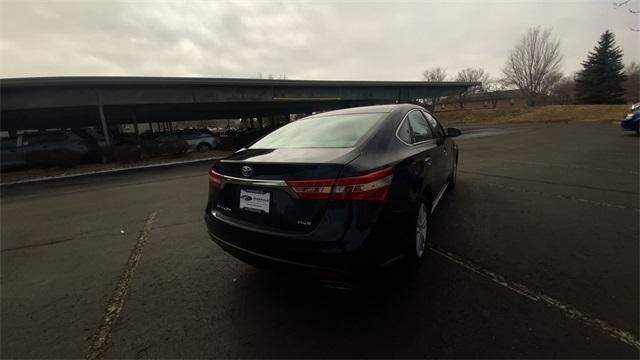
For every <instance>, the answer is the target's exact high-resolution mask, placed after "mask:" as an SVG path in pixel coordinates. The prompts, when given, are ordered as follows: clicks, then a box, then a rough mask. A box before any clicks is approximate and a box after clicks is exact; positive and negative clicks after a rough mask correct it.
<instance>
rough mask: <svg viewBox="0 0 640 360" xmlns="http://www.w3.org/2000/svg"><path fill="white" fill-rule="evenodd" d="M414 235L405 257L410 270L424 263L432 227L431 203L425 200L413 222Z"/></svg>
mask: <svg viewBox="0 0 640 360" xmlns="http://www.w3.org/2000/svg"><path fill="white" fill-rule="evenodd" d="M413 224H414V229H413V231H412V236H411V237H410V238H409V240H408V241H407V243H408V244H407V248H406V252H405V257H406V259H407V264H408V265H409V269H410V270H417V269H418V268H419V267H420V266H421V265H422V263H423V259H424V257H425V252H426V251H427V244H428V242H429V234H430V227H431V204H430V202H429V201H423V202H421V203H420V205H419V206H418V209H417V211H416V215H415V221H414V222H413Z"/></svg>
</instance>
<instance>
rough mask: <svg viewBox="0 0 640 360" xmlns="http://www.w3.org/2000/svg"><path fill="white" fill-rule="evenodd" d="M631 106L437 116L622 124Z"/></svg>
mask: <svg viewBox="0 0 640 360" xmlns="http://www.w3.org/2000/svg"><path fill="white" fill-rule="evenodd" d="M627 113H629V105H546V106H535V107H509V108H496V109H468V110H452V111H442V112H438V113H436V116H437V118H438V119H439V120H441V121H442V122H443V123H445V124H448V125H449V124H451V125H452V124H458V125H461V124H470V125H473V124H503V123H527V122H555V121H587V122H589V121H620V120H622V119H623V118H624V116H625V115H626V114H627Z"/></svg>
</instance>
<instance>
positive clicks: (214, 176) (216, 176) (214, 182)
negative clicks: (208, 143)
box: [209, 169, 223, 189]
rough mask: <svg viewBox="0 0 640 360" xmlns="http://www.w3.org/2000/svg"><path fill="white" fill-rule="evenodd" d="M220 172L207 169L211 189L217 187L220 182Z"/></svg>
mask: <svg viewBox="0 0 640 360" xmlns="http://www.w3.org/2000/svg"><path fill="white" fill-rule="evenodd" d="M222 178H223V176H222V174H220V173H217V172H215V171H213V169H209V187H210V188H213V189H219V188H220V185H221V184H222Z"/></svg>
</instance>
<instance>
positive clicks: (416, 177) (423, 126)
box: [205, 104, 461, 274]
mask: <svg viewBox="0 0 640 360" xmlns="http://www.w3.org/2000/svg"><path fill="white" fill-rule="evenodd" d="M460 134H461V131H460V130H458V129H454V128H449V129H446V130H445V129H443V127H442V126H441V125H440V124H439V123H438V121H437V120H436V119H435V118H434V117H433V116H432V115H431V114H430V113H428V112H427V111H426V110H425V109H424V108H422V107H419V106H416V105H409V104H401V105H384V106H370V107H360V108H352V109H343V110H337V111H331V112H325V113H322V114H318V115H314V116H310V117H307V118H304V119H301V120H297V121H295V122H292V123H290V124H288V125H285V126H283V127H281V128H279V129H278V130H275V131H273V132H272V133H270V134H268V135H266V136H265V137H263V138H261V139H260V140H258V141H257V142H255V143H253V144H252V145H250V146H248V148H244V149H241V150H239V151H237V152H235V153H234V154H232V155H231V156H229V157H227V158H225V159H222V160H219V161H216V162H215V163H214V165H213V166H212V168H211V169H210V171H209V175H210V189H209V199H208V204H207V207H206V211H205V220H206V224H207V227H208V231H209V235H210V236H211V239H212V240H213V241H215V242H216V243H217V244H218V245H220V246H221V247H222V248H223V249H224V250H226V251H227V252H229V253H230V254H232V255H234V256H236V257H237V258H239V259H241V260H244V261H246V262H248V263H250V264H254V265H257V266H267V267H287V268H292V267H293V268H298V269H308V270H312V271H321V272H331V273H348V274H352V273H358V272H360V270H366V269H372V268H377V267H379V266H383V265H385V264H389V263H391V262H393V261H395V260H399V259H402V258H404V259H405V260H406V261H407V263H408V264H410V265H411V267H416V266H418V265H419V264H420V263H421V262H422V259H423V257H424V253H425V251H426V246H427V241H428V239H429V233H430V230H429V229H430V228H431V213H432V212H433V210H434V209H435V208H436V205H437V204H438V202H439V201H440V199H441V198H442V195H443V194H444V192H445V190H446V189H447V188H452V187H453V186H454V185H455V183H456V174H457V163H458V147H457V145H456V143H455V141H453V139H452V138H453V137H455V136H458V135H460Z"/></svg>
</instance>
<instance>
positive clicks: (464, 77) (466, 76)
mask: <svg viewBox="0 0 640 360" xmlns="http://www.w3.org/2000/svg"><path fill="white" fill-rule="evenodd" d="M456 81H461V82H479V83H480V86H473V87H471V88H469V89H467V90H466V91H464V92H462V93H460V94H458V96H457V99H458V104H459V105H460V110H462V109H464V102H465V100H466V98H467V94H475V93H479V92H481V91H482V88H483V85H484V84H485V83H486V82H488V81H489V73H488V72H486V71H484V69H483V68H477V69H474V68H466V69H462V70H460V71H458V75H456Z"/></svg>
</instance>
